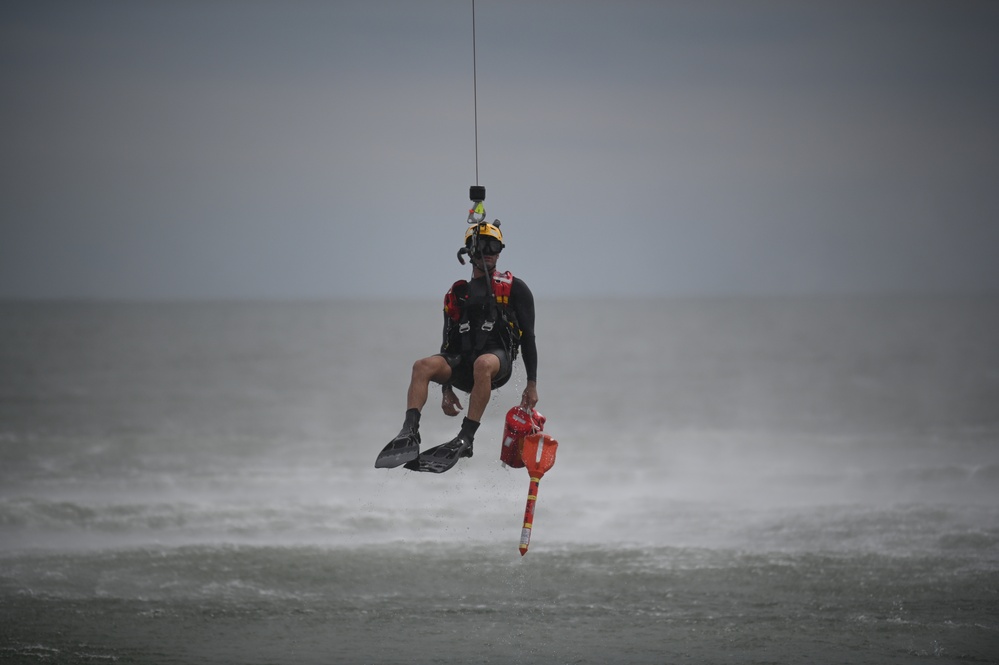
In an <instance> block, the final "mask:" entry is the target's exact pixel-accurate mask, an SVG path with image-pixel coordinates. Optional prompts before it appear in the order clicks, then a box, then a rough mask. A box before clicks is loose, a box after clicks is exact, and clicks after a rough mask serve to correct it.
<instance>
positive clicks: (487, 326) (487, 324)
mask: <svg viewBox="0 0 999 665" xmlns="http://www.w3.org/2000/svg"><path fill="white" fill-rule="evenodd" d="M494 323H495V321H486V322H485V323H483V324H482V330H484V331H486V332H491V331H492V329H493V324H494Z"/></svg>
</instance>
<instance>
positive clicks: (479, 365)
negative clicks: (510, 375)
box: [472, 353, 500, 382]
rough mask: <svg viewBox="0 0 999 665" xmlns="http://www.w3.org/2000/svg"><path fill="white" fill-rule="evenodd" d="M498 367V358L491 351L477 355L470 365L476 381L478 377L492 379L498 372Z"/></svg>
mask: <svg viewBox="0 0 999 665" xmlns="http://www.w3.org/2000/svg"><path fill="white" fill-rule="evenodd" d="M499 369H500V363H499V358H497V357H496V356H494V355H493V354H491V353H486V354H483V355H481V356H479V357H478V358H476V359H475V363H474V364H473V365H472V373H473V375H474V376H475V380H476V382H478V381H479V380H480V379H485V380H489V381H492V379H493V377H495V376H496V374H497V373H498V372H499Z"/></svg>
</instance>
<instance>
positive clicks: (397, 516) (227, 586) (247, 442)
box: [0, 296, 999, 665]
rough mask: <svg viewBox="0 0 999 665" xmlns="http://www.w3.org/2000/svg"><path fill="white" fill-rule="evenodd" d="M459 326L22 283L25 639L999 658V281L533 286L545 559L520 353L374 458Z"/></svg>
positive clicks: (658, 654)
mask: <svg viewBox="0 0 999 665" xmlns="http://www.w3.org/2000/svg"><path fill="white" fill-rule="evenodd" d="M441 320H442V319H441V313H440V309H439V304H438V303H437V302H436V301H427V302H397V301H380V302H359V301H343V302H335V301H334V302H266V303H262V302H228V303H84V302H48V303H42V302H7V303H0V660H6V661H12V662H25V663H94V662H119V663H157V664H169V663H233V664H237V663H239V664H265V663H317V664H318V663H594V664H596V663H679V662H687V663H870V664H872V665H875V664H876V665H884V664H892V663H919V662H932V663H999V297H970V296H969V297H868V298H833V297H828V298H813V299H803V298H784V299H780V298H777V299H766V298H743V299H704V300H698V299H666V300H657V301H627V300H616V301H592V300H578V301H568V300H559V301H547V302H546V301H544V300H543V299H539V302H538V340H539V351H540V370H539V393H540V397H541V401H540V403H539V404H538V409H539V410H540V411H541V412H542V413H543V414H544V415H545V416H546V417H547V419H548V420H547V425H546V431H547V432H548V433H549V434H551V435H552V436H554V437H555V438H556V439H557V440H558V441H559V449H558V459H557V462H556V464H555V466H554V468H553V469H552V470H551V471H549V472H548V473H547V474H546V475H545V477H544V478H543V480H542V481H541V485H540V491H539V494H538V503H537V511H536V514H535V520H534V532H533V536H532V540H531V548H530V551H529V552H528V553H527V555H526V556H524V557H521V555H520V552H519V551H518V545H519V539H520V529H521V522H522V519H523V512H524V506H525V501H526V496H527V489H528V484H529V478H528V475H527V473H526V472H525V471H524V469H511V468H506V467H503V466H502V465H501V463H500V461H499V451H500V439H501V434H502V429H503V420H502V419H503V415H504V414H505V412H506V411H507V409H508V408H510V407H512V406H514V405H515V404H517V402H518V401H519V395H520V391H521V390H522V388H523V384H524V378H523V377H524V375H523V370H522V367H521V366H520V364H519V363H518V368H517V373H516V374H515V376H514V379H513V380H512V381H511V382H510V384H508V385H507V386H506V387H504V388H503V389H501V390H500V391H498V392H497V393H495V394H494V397H493V400H492V403H491V405H490V407H489V410H488V411H487V413H486V416H485V418H484V420H483V424H482V427H481V428H480V430H479V435H478V437H477V439H476V446H475V456H474V457H473V458H471V459H467V460H462V461H461V462H460V463H459V465H458V466H457V467H456V468H455V469H453V470H452V471H450V472H448V473H446V474H442V475H439V476H437V475H432V474H419V473H414V472H410V471H405V470H403V469H392V470H385V469H375V468H374V467H373V463H374V457H375V454H376V453H377V452H378V450H379V449H380V448H381V447H382V446H383V445H384V444H385V443H386V442H387V441H388V440H389V439H390V438H391V437H392V436H393V435H394V434H395V433H396V432H397V431H398V429H399V427H400V426H401V424H402V415H403V411H404V409H405V393H406V387H407V384H408V378H409V370H410V366H411V364H412V362H413V360H415V359H417V358H419V357H421V356H423V355H427V354H429V353H432V352H434V351H436V349H437V346H438V344H439V339H440V324H441ZM438 395H439V393H437V392H436V391H432V392H431V401H430V403H429V404H428V407H427V409H426V410H425V411H424V417H423V423H422V434H423V440H424V444H425V445H433V444H435V443H439V442H443V441H445V440H447V439H450V438H451V437H452V436H453V435H454V434H455V433H456V432H457V428H458V425H459V423H458V421H457V420H455V419H450V418H447V417H446V416H444V415H443V414H442V413H441V411H440V409H439V407H438V401H437V399H438Z"/></svg>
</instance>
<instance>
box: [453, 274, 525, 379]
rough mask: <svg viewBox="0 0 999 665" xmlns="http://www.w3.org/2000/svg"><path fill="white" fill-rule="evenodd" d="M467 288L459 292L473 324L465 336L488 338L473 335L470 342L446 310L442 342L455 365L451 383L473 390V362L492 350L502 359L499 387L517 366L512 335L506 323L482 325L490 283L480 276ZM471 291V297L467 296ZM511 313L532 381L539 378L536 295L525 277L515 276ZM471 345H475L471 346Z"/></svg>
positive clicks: (488, 300) (466, 315)
mask: <svg viewBox="0 0 999 665" xmlns="http://www.w3.org/2000/svg"><path fill="white" fill-rule="evenodd" d="M465 288H466V291H465V293H462V294H456V295H459V301H460V302H461V307H462V313H463V317H462V319H463V320H467V321H468V323H469V324H471V330H470V331H469V332H467V333H464V335H480V336H481V335H485V338H481V337H475V336H473V337H472V338H471V339H472V340H474V342H473V344H471V345H469V344H468V342H466V341H465V340H464V339H463V335H462V334H461V333H460V332H459V331H458V328H459V324H458V323H457V322H456V321H454V320H452V319H451V317H449V316H448V315H447V314H446V313H445V315H444V341H443V343H442V344H441V353H440V355H442V356H444V358H445V359H447V361H448V364H449V365H450V366H451V372H452V374H451V385H453V386H454V387H455V388H458V389H459V390H462V391H465V392H471V390H472V383H473V382H472V364H473V363H474V361H475V359H476V358H477V357H478V356H480V355H482V354H483V353H492V354H494V355H496V356H497V357H498V358H499V359H500V371H499V374H498V375H497V376H496V378H495V379H494V380H493V385H492V387H493V388H498V387H500V386H502V385H503V384H505V383H506V382H507V381H508V380H509V379H510V375H511V373H512V369H513V353H514V348H511V344H510V340H509V339H505V338H504V336H505V335H509V333H507V332H506V331H505V330H504V326H503V325H502V322H501V321H500V322H497V325H496V326H495V327H494V328H493V330H492V331H491V332H488V333H485V332H482V331H481V330H480V329H481V325H482V323H483V322H484V321H486V320H487V315H488V310H489V305H490V298H491V297H492V296H491V295H490V292H489V285H488V284H487V283H486V280H485V277H477V278H475V279H472V280H471V281H470V282H468V284H467V286H466V287H465ZM466 294H467V298H466V297H464V296H465V295H466ZM507 312H508V315H510V317H511V318H512V319H513V320H514V321H515V322H516V327H517V328H519V329H520V333H521V334H520V339H519V340H515V341H516V343H517V344H519V347H520V353H521V354H523V357H524V369H525V370H526V372H527V380H528V381H536V380H537V378H538V377H537V373H538V347H537V344H536V342H535V338H534V294H533V293H531V289H529V288H528V286H527V284H526V283H525V282H524V280H522V279H520V278H519V277H516V276H514V278H513V283H512V284H511V285H510V303H509V305H508V306H507ZM470 347H471V348H470Z"/></svg>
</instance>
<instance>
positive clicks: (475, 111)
mask: <svg viewBox="0 0 999 665" xmlns="http://www.w3.org/2000/svg"><path fill="white" fill-rule="evenodd" d="M478 86H479V80H478V71H477V70H476V62H475V0H472V116H473V119H474V123H475V184H476V185H478V184H479V89H478Z"/></svg>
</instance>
